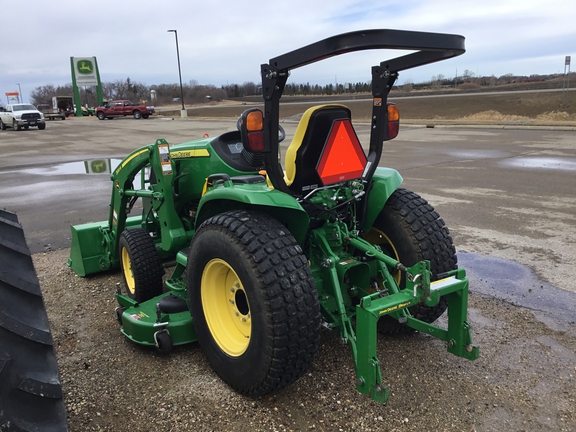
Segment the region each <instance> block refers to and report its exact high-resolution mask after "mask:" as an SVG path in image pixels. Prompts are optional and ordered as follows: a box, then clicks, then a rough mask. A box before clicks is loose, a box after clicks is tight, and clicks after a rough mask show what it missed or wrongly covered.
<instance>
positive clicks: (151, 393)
mask: <svg viewBox="0 0 576 432" xmlns="http://www.w3.org/2000/svg"><path fill="white" fill-rule="evenodd" d="M67 253H68V251H67V250H65V249H63V250H58V251H54V252H49V253H41V254H36V255H35V256H34V263H35V266H36V269H37V272H38V275H39V278H40V284H41V286H42V289H43V291H44V297H45V302H46V305H47V311H48V316H49V317H50V321H51V325H52V333H53V336H54V339H55V345H56V351H57V355H58V359H59V364H60V372H61V378H62V384H63V389H64V393H65V395H66V396H65V398H66V405H67V410H68V416H69V427H70V430H71V431H128V430H158V431H228V430H234V431H289V430H292V431H302V430H319V431H383V430H386V431H424V430H439V431H502V430H510V431H522V430H523V431H542V430H554V431H573V430H576V426H575V425H576V393H575V388H576V378H575V376H576V370H575V368H576V354H575V352H576V325H575V323H574V320H572V321H566V319H565V318H563V317H561V319H557V318H555V317H554V315H553V311H552V310H551V311H549V312H550V313H551V314H549V313H547V312H546V305H545V302H544V304H541V306H540V307H539V308H538V309H537V310H534V311H531V310H529V309H527V308H525V307H521V306H518V305H515V304H513V302H509V301H503V300H501V299H497V298H496V297H493V296H490V295H489V294H485V295H484V294H482V295H479V294H472V295H471V298H470V309H469V316H470V322H471V325H472V328H473V332H474V338H475V339H474V342H475V343H476V344H479V345H480V347H481V354H480V358H479V359H478V360H476V361H474V362H470V361H467V360H464V359H461V358H457V357H455V356H452V355H451V354H448V353H447V352H446V350H445V347H444V344H443V343H442V342H441V341H438V340H436V339H433V338H431V337H428V336H424V335H421V334H412V335H406V336H398V337H384V336H380V337H379V351H378V355H379V358H380V361H381V364H382V365H383V367H382V370H383V374H384V376H385V378H384V381H385V382H386V383H388V384H389V385H390V388H391V397H390V400H389V402H388V403H387V404H386V405H379V404H377V403H375V402H373V401H371V400H370V399H368V398H366V397H364V396H362V395H360V394H358V393H357V392H356V390H355V387H354V369H353V363H352V358H351V355H350V352H349V349H348V348H347V347H346V346H344V345H342V344H341V343H340V341H339V339H338V337H337V336H336V334H334V333H332V332H329V331H325V332H323V333H322V336H321V347H320V350H319V352H318V355H317V357H316V360H315V362H314V364H313V365H312V368H311V369H310V370H309V373H308V374H307V375H305V376H304V377H303V378H301V379H300V380H299V381H297V382H296V383H295V384H294V385H292V386H291V387H289V388H288V389H286V390H284V391H282V392H281V393H279V394H276V395H273V396H270V397H266V398H261V399H256V400H253V399H249V398H245V397H243V396H240V395H238V394H236V393H235V392H233V391H232V390H231V389H230V388H229V387H227V386H226V385H225V384H224V383H223V382H222V381H221V380H220V379H219V378H218V377H217V376H216V375H215V374H214V373H213V372H212V370H211V369H210V366H209V365H208V363H207V362H206V360H205V358H204V356H203V354H202V352H201V350H200V348H199V346H198V345H197V344H194V345H191V346H187V347H180V348H177V349H175V350H174V351H173V353H172V354H171V355H169V356H167V357H163V356H159V355H158V354H156V352H155V351H154V350H151V349H143V348H141V347H139V346H136V345H135V344H132V343H130V342H129V341H128V340H126V339H125V338H123V337H122V336H121V335H120V333H119V331H118V324H117V322H116V319H115V316H114V307H115V301H114V299H113V291H114V286H115V283H116V282H117V281H119V280H120V274H119V273H111V274H106V275H99V276H96V277H91V278H79V277H78V276H76V275H75V274H74V273H73V272H72V270H70V269H69V268H67V267H66V265H65V264H64V263H65V262H66V259H67ZM471 278H473V279H471V282H472V286H473V287H474V290H473V292H478V291H481V290H485V291H487V292H489V291H490V288H492V289H494V288H493V287H491V285H490V283H484V282H483V281H482V280H481V279H476V278H475V276H474V275H471ZM530 286H531V287H530V288H529V289H530V290H534V291H537V290H540V289H542V288H540V286H541V284H540V283H539V282H538V281H536V280H535V282H533V285H530ZM532 286H533V288H532ZM574 297H576V296H574V295H572V296H571V301H572V304H574ZM535 312H536V313H537V315H538V313H539V314H540V315H541V316H540V317H539V319H538V318H536V316H535V314H534V313H535ZM572 313H574V309H572ZM572 317H574V315H572ZM544 322H546V324H545V323H544Z"/></svg>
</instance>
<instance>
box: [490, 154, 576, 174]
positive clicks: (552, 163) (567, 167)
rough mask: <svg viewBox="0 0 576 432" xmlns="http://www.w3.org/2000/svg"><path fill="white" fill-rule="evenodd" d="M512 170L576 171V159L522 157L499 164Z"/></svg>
mask: <svg viewBox="0 0 576 432" xmlns="http://www.w3.org/2000/svg"><path fill="white" fill-rule="evenodd" d="M499 164H500V165H504V166H508V167H512V168H527V169H545V170H562V171H576V159H573V158H554V157H520V158H514V159H508V160H504V161H500V162H499Z"/></svg>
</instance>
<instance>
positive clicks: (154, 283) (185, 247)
mask: <svg viewBox="0 0 576 432" xmlns="http://www.w3.org/2000/svg"><path fill="white" fill-rule="evenodd" d="M375 49H378V50H379V49H401V50H409V51H412V53H409V54H406V55H402V56H400V57H396V58H392V59H390V60H386V61H383V62H382V63H380V64H378V65H376V66H373V67H372V74H371V82H372V96H373V98H372V99H371V103H372V116H371V124H370V131H371V134H370V142H369V143H367V145H366V148H367V151H366V152H365V150H364V148H363V146H362V145H361V144H360V141H359V139H358V137H357V135H356V133H355V131H354V127H353V126H352V121H351V113H350V110H349V109H348V108H347V107H346V106H344V105H340V104H325V105H319V106H315V107H313V108H310V109H308V110H307V111H306V112H305V113H304V114H303V116H302V118H301V120H300V122H299V124H298V127H297V129H296V132H295V134H294V138H293V140H292V142H291V143H290V145H289V146H288V148H287V151H286V157H285V159H284V161H281V160H279V143H280V142H281V141H282V140H283V139H284V137H285V133H284V131H283V129H282V127H281V126H280V124H279V114H280V109H279V107H280V98H281V96H282V92H283V90H284V86H285V84H286V80H287V79H288V76H289V73H290V71H291V70H292V69H295V68H299V67H302V66H305V65H308V64H310V63H314V62H317V61H319V60H323V59H326V58H329V57H332V56H336V55H341V54H345V53H349V52H353V51H359V50H375ZM462 53H464V38H463V37H462V36H458V35H450V34H436V33H421V32H411V31H398V30H366V31H356V32H352V33H345V34H340V35H337V36H333V37H330V38H328V39H325V40H321V41H319V42H316V43H313V44H311V45H308V46H305V47H303V48H300V49H297V50H294V51H292V52H289V53H287V54H284V55H281V56H278V57H275V58H273V59H271V60H270V61H269V62H268V63H266V64H263V65H262V66H261V74H262V93H263V98H264V111H262V110H260V109H258V108H250V109H248V110H246V111H245V112H244V113H243V114H242V115H241V117H240V118H239V120H238V124H237V125H238V128H237V129H238V130H237V131H232V132H227V133H224V134H222V135H220V136H217V137H211V138H203V139H198V140H194V141H189V142H185V143H182V144H177V145H174V144H171V143H168V142H166V141H165V140H164V139H158V140H157V141H156V142H155V143H154V144H152V145H148V146H145V147H142V148H140V149H138V150H135V151H134V152H133V153H131V154H130V155H128V156H127V157H126V158H125V159H124V160H123V162H121V163H120V164H119V165H118V167H117V168H116V169H115V170H114V172H113V173H112V175H111V179H112V199H111V204H110V213H109V217H108V220H106V221H103V222H99V223H90V224H84V225H79V226H73V227H72V248H71V253H70V259H69V265H70V266H71V267H72V269H74V271H75V272H76V273H77V274H79V275H81V276H86V275H90V274H93V273H97V272H102V271H105V270H109V269H115V268H120V269H121V274H122V276H123V279H124V283H123V284H122V285H123V287H121V286H120V284H119V286H118V288H117V292H116V298H117V301H118V308H117V318H118V321H119V322H120V325H121V332H122V333H123V334H124V335H125V336H126V337H127V338H128V339H130V340H132V341H133V342H135V343H137V344H142V345H150V346H155V347H156V348H157V349H158V350H159V351H160V352H162V353H167V352H169V351H170V350H171V349H172V347H173V346H175V345H183V344H188V343H192V342H195V341H198V342H199V343H200V345H201V347H202V350H203V352H204V353H205V355H206V358H207V359H208V361H209V363H210V364H211V366H212V367H213V369H214V371H215V372H216V373H217V374H218V375H219V376H220V377H221V378H222V379H223V380H224V381H225V382H226V383H227V384H228V385H230V386H231V387H232V388H234V389H235V390H236V391H238V392H240V393H242V394H245V395H249V396H254V397H257V396H261V395H265V394H268V393H272V392H276V391H278V390H280V389H282V388H284V387H286V386H288V385H290V384H291V383H293V382H294V381H295V380H297V379H298V378H299V377H300V376H302V375H303V374H304V373H305V372H306V370H307V369H308V368H309V367H310V365H311V363H312V361H313V358H314V355H315V353H316V351H317V349H318V341H319V337H320V328H321V326H324V327H327V328H329V329H332V330H333V331H336V332H338V334H339V335H340V336H341V337H342V339H343V340H345V341H346V342H347V343H348V345H349V347H350V349H351V351H352V354H353V359H354V363H355V369H356V379H355V384H356V388H357V390H358V391H359V392H361V393H364V394H367V395H369V396H370V397H372V399H374V400H376V401H379V402H385V401H386V400H387V399H388V396H389V390H388V387H387V386H386V385H385V384H384V380H383V375H382V371H381V368H380V362H379V360H378V356H377V350H376V342H377V339H378V334H379V333H381V332H397V331H402V330H403V329H413V330H417V331H419V332H422V333H427V334H430V335H432V336H435V337H437V338H439V339H442V340H444V341H446V345H447V349H448V351H449V352H451V353H453V354H455V355H457V356H460V357H464V358H466V359H470V360H474V359H476V358H477V356H478V348H477V347H475V346H473V345H472V339H471V334H470V327H469V325H468V323H467V321H466V319H467V318H466V315H467V302H468V280H467V279H466V273H465V271H464V270H463V269H458V267H457V263H456V255H455V249H454V246H453V244H452V239H451V237H450V234H449V232H448V229H447V228H446V226H445V225H444V222H443V220H442V219H441V218H440V216H439V215H438V213H437V212H436V211H435V210H434V209H433V208H432V206H431V205H430V204H428V203H427V202H426V201H425V200H424V199H423V198H421V197H420V196H418V195H417V194H416V193H414V192H411V191H409V190H407V189H404V188H402V187H401V184H402V177H401V176H400V174H399V173H398V172H397V171H396V170H394V169H391V168H384V167H379V166H378V164H379V161H380V156H381V154H382V147H383V142H384V141H386V140H390V139H393V138H395V137H396V136H397V134H398V131H399V113H398V108H397V106H396V105H394V104H393V103H389V102H388V101H387V97H388V93H389V92H390V89H391V88H392V85H393V84H394V82H395V81H396V79H397V78H398V73H399V72H400V71H402V70H405V69H409V68H413V67H416V66H420V65H425V64H428V63H432V62H435V61H438V60H442V59H447V58H451V57H454V56H457V55H460V54H462ZM282 162H283V164H282ZM135 184H137V187H136V186H135ZM138 199H140V200H141V205H140V206H139V207H134V205H135V202H136V201H137V200H138ZM140 207H141V208H142V212H141V214H138V215H136V216H129V213H130V211H131V210H134V209H135V208H140ZM167 268H170V271H169V272H167V273H169V275H168V276H167V277H166V280H165V281H164V282H163V279H164V273H165V269H167ZM446 309H448V321H447V326H446V327H445V328H442V327H439V326H437V325H434V324H432V323H433V322H434V321H435V320H436V319H437V318H438V317H440V315H442V314H443V313H444V311H445V310H446Z"/></svg>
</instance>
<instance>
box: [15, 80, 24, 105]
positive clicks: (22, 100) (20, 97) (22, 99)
mask: <svg viewBox="0 0 576 432" xmlns="http://www.w3.org/2000/svg"><path fill="white" fill-rule="evenodd" d="M16 85H17V86H18V89H19V90H20V93H18V102H20V103H23V102H24V98H22V87H20V84H18V83H16Z"/></svg>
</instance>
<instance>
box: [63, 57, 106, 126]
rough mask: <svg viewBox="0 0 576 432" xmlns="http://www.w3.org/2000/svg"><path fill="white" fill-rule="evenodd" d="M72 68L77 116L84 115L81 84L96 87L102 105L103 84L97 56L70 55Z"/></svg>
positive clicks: (99, 102) (99, 103)
mask: <svg viewBox="0 0 576 432" xmlns="http://www.w3.org/2000/svg"><path fill="white" fill-rule="evenodd" d="M70 68H71V70H72V88H73V90H74V104H75V105H76V117H82V101H81V99H80V90H79V87H80V86H84V87H88V86H90V87H96V95H97V98H98V105H102V103H103V102H102V99H103V96H102V84H101V82H100V72H99V71H98V62H97V61H96V57H70Z"/></svg>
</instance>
